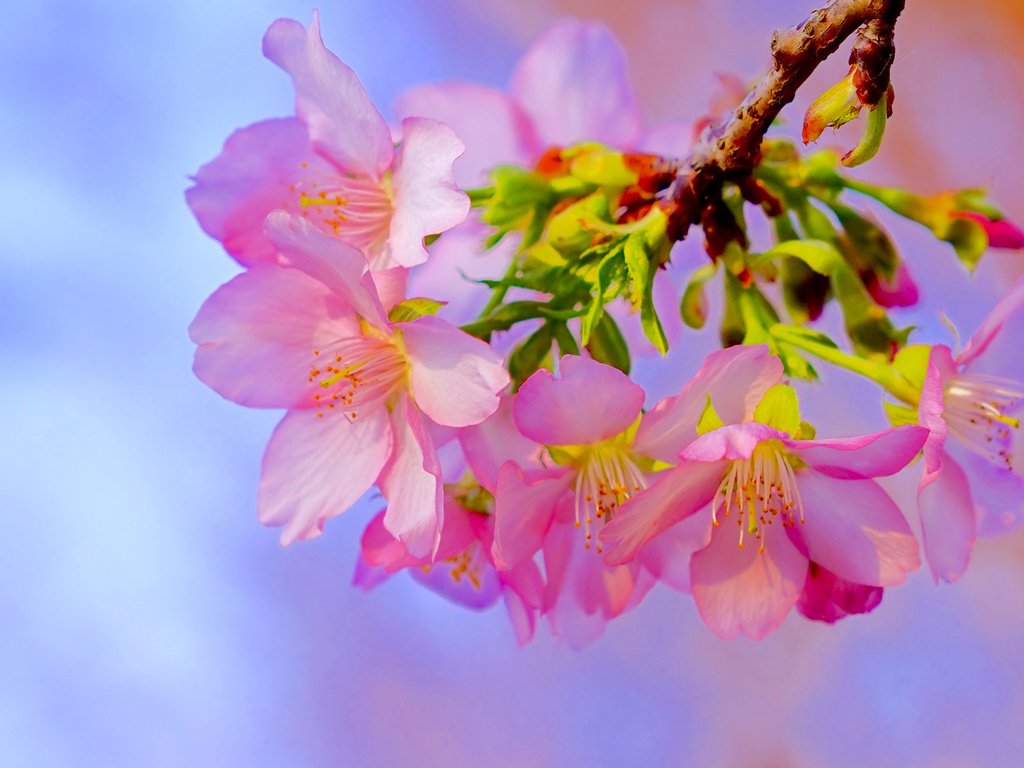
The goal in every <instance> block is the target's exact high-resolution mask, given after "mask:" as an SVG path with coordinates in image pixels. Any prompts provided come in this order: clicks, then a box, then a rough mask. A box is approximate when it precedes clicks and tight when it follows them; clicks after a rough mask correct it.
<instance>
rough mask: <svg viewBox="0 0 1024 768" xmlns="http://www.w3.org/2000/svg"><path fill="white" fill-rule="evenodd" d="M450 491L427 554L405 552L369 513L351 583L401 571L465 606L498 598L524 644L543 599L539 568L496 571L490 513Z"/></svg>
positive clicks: (371, 582) (371, 583) (480, 606)
mask: <svg viewBox="0 0 1024 768" xmlns="http://www.w3.org/2000/svg"><path fill="white" fill-rule="evenodd" d="M456 490H457V488H456V489H453V488H449V489H447V491H446V493H445V513H444V526H443V527H442V529H441V540H440V543H439V544H438V548H437V553H436V555H434V556H433V557H422V556H421V557H417V556H415V555H413V554H411V553H410V552H409V549H408V547H406V546H405V544H403V543H402V542H401V541H399V540H398V539H396V538H395V537H394V536H393V535H391V533H389V532H388V530H387V528H385V526H384V515H385V513H384V512H383V511H381V512H380V513H379V514H378V515H377V516H376V517H374V518H373V520H371V521H370V524H369V525H368V526H367V527H366V530H365V531H364V532H363V536H362V547H361V556H360V559H359V562H358V563H357V566H356V574H355V583H356V584H357V585H359V586H360V587H362V588H363V589H371V588H372V587H375V586H376V585H377V584H379V583H380V582H382V581H383V580H384V579H386V578H388V577H389V576H391V575H392V574H394V573H397V572H398V571H403V570H404V571H408V573H409V575H410V576H412V578H413V579H415V580H416V581H417V582H419V583H420V584H422V585H423V586H425V587H427V588H428V589H430V590H432V591H434V592H437V593H438V594H440V595H442V596H443V597H445V598H447V599H449V600H451V601H452V602H454V603H458V604H459V605H463V606H466V607H467V608H472V609H474V610H484V609H486V608H490V607H491V606H492V605H494V604H495V603H496V602H497V601H498V600H499V599H500V600H503V601H504V603H505V608H506V610H507V611H508V615H509V619H510V620H511V621H512V627H513V629H514V630H515V634H516V639H517V640H518V641H519V643H520V644H524V643H526V642H528V641H529V640H530V638H532V637H533V633H534V629H535V627H536V621H537V613H538V612H539V611H540V609H541V607H542V604H543V597H544V579H543V577H542V576H541V573H540V569H539V568H538V567H537V565H536V564H535V563H534V562H533V561H532V560H525V561H523V562H522V563H520V564H519V565H517V566H516V567H515V568H512V569H509V570H501V571H499V570H497V569H496V568H495V567H494V560H493V556H492V555H491V547H492V545H493V541H494V516H493V515H490V514H484V513H481V512H476V511H471V510H469V509H467V508H466V507H465V506H464V505H463V504H462V502H461V501H460V500H459V498H458V496H457V495H456Z"/></svg>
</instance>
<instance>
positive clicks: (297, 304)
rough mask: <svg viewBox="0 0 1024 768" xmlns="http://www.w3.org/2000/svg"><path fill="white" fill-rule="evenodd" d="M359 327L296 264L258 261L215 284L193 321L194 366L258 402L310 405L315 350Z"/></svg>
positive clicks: (229, 392) (230, 391)
mask: <svg viewBox="0 0 1024 768" xmlns="http://www.w3.org/2000/svg"><path fill="white" fill-rule="evenodd" d="M356 333H358V326H357V325H356V323H355V321H354V318H353V316H352V314H351V312H350V311H349V309H348V308H347V307H346V306H345V305H344V304H343V303H342V302H341V301H339V300H338V298H337V297H336V296H335V295H334V294H333V293H331V291H330V290H328V289H327V287H326V286H324V285H323V284H321V283H319V282H317V281H316V280H314V279H313V278H311V277H309V276H308V275H306V274H304V273H303V272H300V271H299V270H296V269H285V268H283V267H276V266H269V265H268V266H256V267H253V268H252V269H250V270H249V271H247V272H243V273H242V274H241V275H238V276H237V277H235V278H234V279H232V280H231V281H230V282H228V283H226V284H225V285H222V286H221V287H220V288H218V289H217V290H216V291H215V292H214V293H213V295H212V296H210V298H208V299H207V300H206V301H205V302H204V304H203V306H202V307H201V308H200V309H199V314H197V315H196V319H195V320H193V321H192V325H191V326H189V336H190V337H191V339H192V341H194V342H195V343H196V344H197V345H198V349H196V355H195V362H194V363H193V366H192V369H193V370H194V371H195V374H196V376H198V377H199V379H200V380H201V381H202V382H203V383H205V384H206V385H207V386H209V387H211V388H212V389H214V390H215V391H216V392H217V393H219V394H220V395H222V396H223V397H226V398H228V399H229V400H233V401H235V402H236V403H241V404H242V405H248V406H251V407H255V408H311V407H312V406H313V405H314V400H313V395H314V391H315V388H314V387H313V385H311V384H310V383H309V372H310V368H311V367H312V365H313V363H314V362H315V356H314V354H313V352H314V350H317V349H319V348H321V347H323V346H326V345H327V344H329V343H331V342H335V341H338V340H339V339H343V338H346V337H349V336H352V335H353V334H356Z"/></svg>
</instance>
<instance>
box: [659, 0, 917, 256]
mask: <svg viewBox="0 0 1024 768" xmlns="http://www.w3.org/2000/svg"><path fill="white" fill-rule="evenodd" d="M904 4H905V0H833V1H832V2H831V3H829V4H828V5H827V6H825V7H824V8H820V9H818V10H816V11H814V12H813V13H812V14H811V15H810V16H809V17H808V18H807V19H806V20H805V21H804V22H803V23H802V24H799V25H798V26H796V27H793V28H790V29H783V30H778V31H777V32H775V34H774V35H773V36H772V43H771V50H772V68H771V70H769V72H768V73H767V74H766V75H765V76H764V78H763V79H762V80H761V82H759V83H758V84H757V86H755V88H754V90H752V91H751V92H750V93H749V94H748V95H747V97H746V98H745V99H744V100H743V103H742V104H740V105H739V107H737V109H736V111H735V112H734V113H733V114H731V115H730V116H729V117H728V118H727V119H726V120H724V121H722V122H720V123H717V124H714V125H711V126H708V127H707V128H706V129H705V130H704V132H703V134H702V135H701V137H700V140H699V141H698V142H697V144H696V145H695V146H694V147H693V149H692V150H691V152H690V155H689V157H688V158H687V161H686V162H685V163H684V164H683V170H682V171H680V172H679V174H678V175H677V176H676V178H675V180H674V181H673V182H672V185H671V187H670V188H669V191H668V194H667V195H666V197H665V200H664V202H663V205H664V207H665V208H666V211H667V213H668V214H669V222H670V225H669V235H670V236H671V237H672V238H673V239H675V240H681V239H683V237H685V236H686V233H687V232H688V231H689V228H690V227H691V226H692V225H694V224H698V223H700V221H701V217H702V215H704V216H705V217H706V215H707V214H706V209H707V207H708V206H709V205H711V206H717V205H719V204H720V195H721V186H722V183H723V182H724V181H727V180H734V181H735V180H740V179H743V178H745V177H748V176H749V175H750V174H751V172H752V171H753V170H754V166H755V165H756V164H757V160H758V154H759V152H760V149H761V142H762V140H763V139H764V135H765V133H766V132H767V130H768V127H769V126H770V125H771V124H772V121H774V120H775V118H776V117H777V116H778V114H779V112H780V111H781V110H782V108H783V107H784V106H785V105H786V104H788V103H789V102H791V101H792V100H793V97H794V96H795V95H796V92H797V90H798V89H799V88H800V86H801V85H803V83H804V82H805V81H806V80H807V78H808V77H810V75H811V73H812V72H814V70H815V69H816V68H817V67H818V65H819V64H821V62H823V61H824V60H825V59H827V58H828V57H829V56H830V55H831V54H833V53H834V52H835V51H836V50H837V49H838V48H839V46H840V45H841V44H842V42H843V41H844V40H845V39H846V38H848V37H849V36H850V35H851V34H853V32H854V31H856V30H858V29H860V32H859V33H858V35H857V40H856V42H855V44H854V47H853V52H852V53H851V55H850V63H851V64H852V65H853V66H854V67H855V68H856V70H857V71H856V72H855V80H854V82H855V84H856V85H857V88H858V93H859V95H860V96H861V100H862V101H863V102H864V103H865V104H872V105H873V104H877V103H878V100H879V99H880V97H881V95H882V94H883V93H885V91H886V89H887V88H888V87H889V68H890V66H891V64H892V58H893V54H894V51H895V48H894V45H893V27H894V26H895V24H896V19H897V18H898V17H899V15H900V13H901V12H902V10H903V7H904Z"/></svg>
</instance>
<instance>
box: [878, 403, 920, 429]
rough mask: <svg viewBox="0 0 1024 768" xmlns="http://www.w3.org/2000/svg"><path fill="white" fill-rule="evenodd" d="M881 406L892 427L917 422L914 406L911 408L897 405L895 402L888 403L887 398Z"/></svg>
mask: <svg viewBox="0 0 1024 768" xmlns="http://www.w3.org/2000/svg"><path fill="white" fill-rule="evenodd" d="M882 408H883V410H885V415H886V416H887V417H888V418H889V423H890V424H892V425H893V426H894V427H902V426H904V425H907V424H917V409H916V408H911V407H910V406H907V405H897V404H896V403H890V402H889V401H888V400H886V401H884V402H883V403H882Z"/></svg>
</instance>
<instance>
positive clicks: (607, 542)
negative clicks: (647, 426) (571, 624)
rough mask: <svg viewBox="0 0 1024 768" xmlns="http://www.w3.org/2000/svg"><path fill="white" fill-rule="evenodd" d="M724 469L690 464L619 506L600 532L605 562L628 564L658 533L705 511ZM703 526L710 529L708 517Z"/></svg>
mask: <svg viewBox="0 0 1024 768" xmlns="http://www.w3.org/2000/svg"><path fill="white" fill-rule="evenodd" d="M726 466H727V465H726V463H725V462H711V463H707V464H705V463H703V462H693V463H692V464H681V465H680V466H678V467H673V468H672V469H668V470H665V471H664V472H662V473H661V474H660V475H658V479H657V480H656V481H655V482H654V484H653V485H651V486H650V487H649V488H647V489H645V490H643V491H641V492H640V493H638V494H636V495H635V496H633V497H632V498H631V499H629V501H627V502H626V503H625V504H623V505H622V507H621V508H620V509H619V510H618V512H616V513H615V516H614V517H613V518H612V520H611V521H610V522H609V523H608V524H607V525H605V526H604V528H603V529H602V530H601V533H600V539H601V542H602V544H603V545H604V548H605V562H607V563H609V564H611V565H614V564H617V563H625V562H628V561H630V560H632V559H633V558H634V557H635V556H636V555H637V553H638V552H640V550H641V548H642V547H644V545H645V544H647V542H649V541H651V540H652V539H654V538H655V537H656V536H657V535H658V534H659V533H661V532H662V531H666V530H667V529H668V528H670V527H671V526H673V525H675V524H676V523H678V522H679V521H680V520H683V519H684V518H686V517H689V516H690V515H693V514H694V513H695V512H699V511H700V510H702V509H704V508H705V507H707V506H708V505H709V504H710V503H711V500H712V499H713V498H714V495H715V491H717V490H718V486H719V485H720V484H721V482H722V477H723V475H724V473H725V468H726ZM704 525H705V526H707V527H710V525H711V516H710V515H708V516H707V517H706V518H705V520H704Z"/></svg>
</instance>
